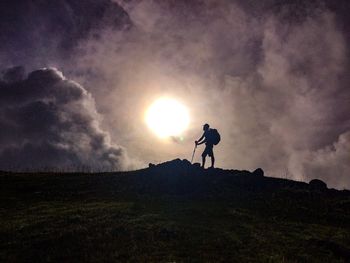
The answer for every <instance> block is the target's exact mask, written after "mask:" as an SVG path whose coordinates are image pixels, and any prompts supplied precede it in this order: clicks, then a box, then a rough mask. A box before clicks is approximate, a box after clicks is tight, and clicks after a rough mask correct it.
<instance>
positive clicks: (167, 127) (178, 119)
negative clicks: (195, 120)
mask: <svg viewBox="0 0 350 263" xmlns="http://www.w3.org/2000/svg"><path fill="white" fill-rule="evenodd" d="M145 120H146V123H147V125H148V127H149V128H150V129H151V130H152V131H153V132H154V133H155V134H157V135H158V136H159V137H161V138H165V137H169V136H179V135H181V133H182V132H184V131H185V130H186V128H187V127H188V124H189V122H190V117H189V113H188V110H187V108H186V107H185V106H184V105H183V104H181V103H180V102H178V101H176V100H174V99H170V98H160V99H158V100H156V101H155V102H154V103H153V104H152V105H151V106H150V107H149V108H148V110H147V111H146V119H145Z"/></svg>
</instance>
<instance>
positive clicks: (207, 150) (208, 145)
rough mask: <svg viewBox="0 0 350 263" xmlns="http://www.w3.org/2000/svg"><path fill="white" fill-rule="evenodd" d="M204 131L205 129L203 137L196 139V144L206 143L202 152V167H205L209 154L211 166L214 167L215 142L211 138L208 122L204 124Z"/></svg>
mask: <svg viewBox="0 0 350 263" xmlns="http://www.w3.org/2000/svg"><path fill="white" fill-rule="evenodd" d="M203 131H204V133H203V135H202V137H200V138H199V140H198V141H195V143H196V145H200V144H203V143H205V149H204V151H203V153H202V168H204V165H205V158H206V157H207V155H209V156H210V157H211V167H210V168H214V163H215V158H214V152H213V147H214V144H213V142H211V140H210V128H209V124H207V123H206V124H204V125H203Z"/></svg>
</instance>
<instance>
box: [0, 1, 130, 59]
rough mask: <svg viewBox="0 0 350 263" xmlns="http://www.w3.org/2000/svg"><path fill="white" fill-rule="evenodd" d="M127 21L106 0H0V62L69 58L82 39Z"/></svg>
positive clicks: (117, 9) (123, 14)
mask: <svg viewBox="0 0 350 263" xmlns="http://www.w3.org/2000/svg"><path fill="white" fill-rule="evenodd" d="M130 25H131V21H130V19H129V17H128V14H127V13H126V12H125V11H124V10H123V9H122V8H121V7H120V6H119V5H118V4H117V3H114V2H112V1H109V0H98V1H95V0H84V1H80V0H60V1H40V0H33V1H22V0H14V1H7V0H5V1H1V2H0V43H1V44H0V58H1V60H2V62H1V63H2V64H3V65H4V66H6V64H10V65H16V64H24V63H28V64H30V65H35V66H40V65H43V64H49V65H50V64H51V63H57V61H58V60H60V59H61V58H62V59H64V60H69V57H70V56H71V55H72V53H76V52H78V51H79V50H78V47H79V42H80V41H81V40H83V39H87V38H95V39H98V38H99V35H100V31H101V30H104V29H106V28H111V29H114V30H118V29H124V28H127V27H129V26H130Z"/></svg>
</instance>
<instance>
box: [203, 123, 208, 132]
mask: <svg viewBox="0 0 350 263" xmlns="http://www.w3.org/2000/svg"><path fill="white" fill-rule="evenodd" d="M208 129H209V124H208V123H206V124H204V125H203V131H207V130H208Z"/></svg>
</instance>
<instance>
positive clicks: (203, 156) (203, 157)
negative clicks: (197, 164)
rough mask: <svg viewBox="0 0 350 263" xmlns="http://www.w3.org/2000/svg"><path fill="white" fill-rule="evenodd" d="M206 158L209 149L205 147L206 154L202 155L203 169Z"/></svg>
mask: <svg viewBox="0 0 350 263" xmlns="http://www.w3.org/2000/svg"><path fill="white" fill-rule="evenodd" d="M206 156H207V147H205V149H204V152H203V153H202V168H204V165H205V158H206Z"/></svg>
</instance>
